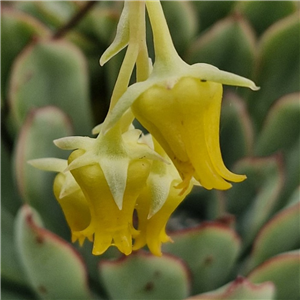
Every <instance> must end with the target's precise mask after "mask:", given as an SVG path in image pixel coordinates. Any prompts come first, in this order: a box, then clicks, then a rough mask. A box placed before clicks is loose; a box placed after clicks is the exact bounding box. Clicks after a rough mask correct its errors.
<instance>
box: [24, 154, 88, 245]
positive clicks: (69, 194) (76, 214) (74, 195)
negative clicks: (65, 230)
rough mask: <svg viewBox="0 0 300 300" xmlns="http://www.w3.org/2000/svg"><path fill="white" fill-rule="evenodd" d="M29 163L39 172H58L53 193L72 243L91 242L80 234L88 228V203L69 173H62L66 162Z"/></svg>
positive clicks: (50, 159) (34, 161)
mask: <svg viewBox="0 0 300 300" xmlns="http://www.w3.org/2000/svg"><path fill="white" fill-rule="evenodd" d="M29 163H30V164H31V165H33V166H34V167H36V168H38V169H41V170H45V171H52V172H58V174H57V175H56V177H55V179H54V183H53V192H54V195H55V198H56V200H57V202H58V203H59V205H60V206H61V209H62V211H63V213H64V216H65V218H66V221H67V223H68V226H69V227H70V230H71V239H72V242H73V243H74V242H76V241H77V240H78V241H79V244H80V245H82V244H83V242H84V240H85V238H88V239H89V240H90V241H92V240H93V236H92V235H89V236H86V235H84V234H82V233H81V231H82V230H84V229H85V228H87V227H88V226H89V224H90V222H91V213H90V209H89V206H88V202H87V200H86V198H85V196H84V194H83V192H82V190H81V189H80V187H79V185H78V184H77V182H76V181H75V179H74V177H73V176H72V174H71V173H70V172H69V171H68V172H64V171H65V169H66V168H67V166H68V162H67V160H64V159H58V158H41V159H34V160H30V161H29Z"/></svg>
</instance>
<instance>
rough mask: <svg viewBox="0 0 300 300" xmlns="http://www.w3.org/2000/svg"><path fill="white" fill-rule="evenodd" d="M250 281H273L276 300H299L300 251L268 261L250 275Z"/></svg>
mask: <svg viewBox="0 0 300 300" xmlns="http://www.w3.org/2000/svg"><path fill="white" fill-rule="evenodd" d="M248 280H249V281H251V282H253V283H261V282H264V281H272V282H273V283H274V284H275V287H276V298H275V299H278V300H281V299H289V300H296V299H299V298H300V289H299V282H300V253H299V251H293V252H286V253H283V254H280V255H278V256H275V257H273V258H271V259H269V260H267V261H266V262H264V263H263V264H262V265H260V266H259V267H257V268H256V269H254V270H253V271H252V272H251V273H250V275H249V276H248Z"/></svg>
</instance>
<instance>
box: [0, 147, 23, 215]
mask: <svg viewBox="0 0 300 300" xmlns="http://www.w3.org/2000/svg"><path fill="white" fill-rule="evenodd" d="M11 163H12V155H11V154H10V153H9V151H8V149H7V148H6V145H5V142H4V141H1V170H2V172H3V171H4V170H5V176H4V173H2V176H1V207H2V208H5V209H6V210H7V211H8V212H10V213H11V214H12V215H13V216H14V215H15V214H16V212H17V211H18V209H19V207H20V205H21V199H20V197H19V195H18V192H17V190H16V186H15V182H14V178H13V174H12V166H11Z"/></svg>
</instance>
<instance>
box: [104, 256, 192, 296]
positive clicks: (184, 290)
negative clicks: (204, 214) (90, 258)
mask: <svg viewBox="0 0 300 300" xmlns="http://www.w3.org/2000/svg"><path fill="white" fill-rule="evenodd" d="M99 266H100V276H101V278H102V280H103V282H104V284H105V286H106V288H107V292H108V294H109V296H110V298H111V299H118V300H119V299H130V300H134V299H136V300H140V299H143V300H146V299H153V300H154V299H174V300H175V299H178V300H180V299H183V298H185V297H187V296H188V294H189V273H188V271H187V269H186V266H185V265H184V264H183V263H182V261H181V260H179V259H177V258H176V257H173V256H168V255H164V256H163V257H156V256H153V255H150V254H147V253H144V252H137V253H135V254H132V255H131V256H129V257H123V258H121V259H118V260H115V261H102V262H101V263H100V265H99Z"/></svg>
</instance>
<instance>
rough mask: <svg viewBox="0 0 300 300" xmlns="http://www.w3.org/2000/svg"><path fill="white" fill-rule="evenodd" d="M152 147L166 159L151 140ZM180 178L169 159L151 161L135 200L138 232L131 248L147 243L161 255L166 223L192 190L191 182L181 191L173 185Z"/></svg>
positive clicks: (167, 239)
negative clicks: (143, 183)
mask: <svg viewBox="0 0 300 300" xmlns="http://www.w3.org/2000/svg"><path fill="white" fill-rule="evenodd" d="M154 144H155V148H154V149H155V150H156V151H157V152H158V153H159V154H160V155H161V156H162V157H164V158H165V159H166V160H169V158H168V156H167V155H166V153H165V152H164V150H163V149H162V148H161V146H160V145H159V144H158V143H157V142H156V141H155V140H154ZM181 182H182V180H181V178H180V176H179V174H178V172H177V170H176V168H175V166H174V165H173V163H172V162H171V161H169V163H168V164H166V163H164V162H162V161H153V164H152V168H151V172H150V174H149V177H148V179H147V183H146V186H145V188H144V190H143V191H142V193H141V194H140V195H139V197H138V199H137V203H136V211H137V215H138V230H139V235H138V236H137V237H136V238H135V243H134V245H133V249H134V250H137V249H140V248H142V247H143V246H145V245H146V244H147V246H148V248H149V250H150V251H151V252H152V253H153V254H155V255H158V256H160V255H161V244H162V243H166V242H168V241H172V240H171V239H170V237H169V236H168V235H167V234H166V229H165V228H166V224H167V222H168V220H169V218H170V216H171V214H172V213H173V211H174V210H175V209H176V208H177V206H178V205H179V204H180V203H181V202H182V201H183V199H184V198H185V197H186V196H187V194H188V193H189V192H190V191H191V189H192V186H193V185H192V181H190V183H189V186H188V188H187V189H185V191H184V192H183V193H180V191H179V190H178V188H177V185H178V184H179V183H181Z"/></svg>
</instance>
